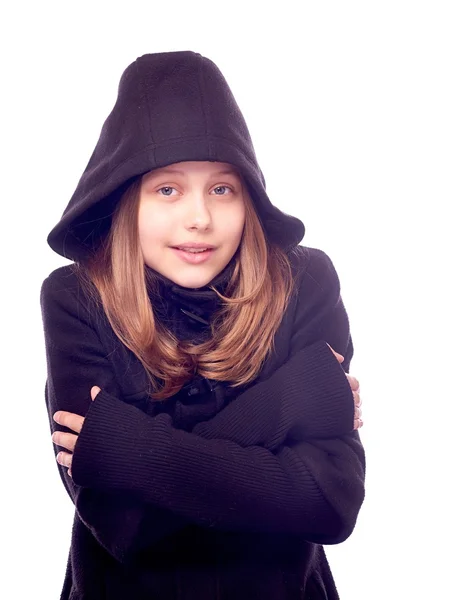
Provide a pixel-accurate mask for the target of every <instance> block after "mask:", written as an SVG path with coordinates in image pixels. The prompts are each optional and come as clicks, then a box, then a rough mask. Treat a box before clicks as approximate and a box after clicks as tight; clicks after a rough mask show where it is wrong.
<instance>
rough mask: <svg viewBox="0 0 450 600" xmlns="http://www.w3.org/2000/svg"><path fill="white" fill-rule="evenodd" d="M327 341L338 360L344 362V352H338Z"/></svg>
mask: <svg viewBox="0 0 450 600" xmlns="http://www.w3.org/2000/svg"><path fill="white" fill-rule="evenodd" d="M325 343H326V345H327V346H328V348H329V349H330V350H331V352H332V353H333V354H334V356H335V357H336V358H337V359H338V361H339V362H340V363H342V362H344V357H343V356H342V354H338V353H337V352H335V351H334V350H333V348H332V347H331V346H330V344H329V343H328V342H325Z"/></svg>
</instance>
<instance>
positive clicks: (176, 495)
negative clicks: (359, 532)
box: [72, 257, 365, 543]
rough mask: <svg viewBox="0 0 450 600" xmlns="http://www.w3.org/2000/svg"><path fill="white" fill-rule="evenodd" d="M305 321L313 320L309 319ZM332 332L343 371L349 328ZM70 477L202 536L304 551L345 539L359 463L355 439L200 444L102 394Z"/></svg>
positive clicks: (328, 364)
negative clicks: (210, 532)
mask: <svg viewBox="0 0 450 600" xmlns="http://www.w3.org/2000/svg"><path fill="white" fill-rule="evenodd" d="M322 262H324V261H323V257H322ZM325 265H326V272H325V276H324V277H325V280H326V277H330V276H331V280H333V271H332V269H330V268H329V264H327V261H325ZM316 283H317V286H318V290H320V291H321V293H319V294H318V296H317V298H318V299H319V304H320V302H323V304H324V305H326V304H327V301H326V297H328V296H329V292H330V290H329V289H328V288H327V285H324V282H323V281H322V282H321V281H320V278H319V281H316ZM334 284H336V282H334ZM331 306H334V305H333V301H332V302H331ZM303 312H305V311H303ZM306 312H308V311H306ZM309 312H310V315H309V319H313V320H314V314H315V313H314V311H313V310H311V311H309ZM325 312H327V311H325ZM332 314H334V309H333V310H331V312H330V314H325V315H324V318H323V319H322V320H319V321H318V322H317V329H316V331H322V333H324V332H325V329H321V328H322V327H324V323H326V322H327V320H328V319H329V322H330V323H332V322H333V318H332ZM304 318H305V316H304V315H303V317H299V319H298V320H297V322H296V327H297V332H295V334H294V336H293V351H294V353H295V351H296V345H299V344H302V343H303V342H304V341H305V335H306V334H305V332H304V331H302V330H301V321H302V319H304ZM338 329H339V330H340V331H341V332H342V334H343V336H344V337H343V338H342V339H341V338H339V339H338V336H337V334H336V333H335V332H334V333H332V337H333V336H335V339H334V346H333V347H334V348H335V349H336V350H337V351H340V352H341V353H342V352H344V353H347V358H346V360H347V368H348V364H349V351H348V348H349V343H350V341H349V340H350V338H349V331H348V324H347V326H346V327H345V324H344V325H342V324H340V325H339V327H338ZM308 335H309V334H308ZM306 337H307V335H306ZM299 340H303V342H302V341H299ZM344 345H346V348H344V347H343V346H344ZM312 346H314V348H313V351H311V350H309V352H313V354H312V355H311V356H314V359H315V361H316V363H317V365H318V367H317V368H318V370H320V371H321V377H322V378H326V379H329V382H330V385H331V387H333V384H335V385H337V386H338V387H340V388H341V389H344V388H345V385H346V386H347V388H346V394H347V395H348V394H349V386H348V382H347V380H346V377H345V374H344V372H343V370H342V369H341V367H340V365H339V363H338V362H337V360H336V359H335V358H334V356H333V354H332V353H331V351H330V350H329V349H328V346H327V345H326V343H325V341H324V340H323V339H321V338H319V339H318V340H316V344H315V345H314V344H311V347H312ZM346 351H347V352H346ZM305 355H306V353H305ZM293 364H294V363H293ZM294 371H295V369H294V370H293V371H292V372H291V375H293V376H294ZM344 382H345V383H344ZM265 385H266V393H267V394H271V397H272V398H273V400H274V401H275V399H277V398H278V393H279V388H277V387H276V386H275V385H274V383H273V378H272V377H271V378H269V379H268V380H267V381H266V384H265ZM301 386H302V380H301V379H298V380H297V381H296V384H295V385H294V386H293V387H292V389H291V392H290V393H291V394H292V395H293V397H296V395H297V396H298V394H299V393H300V392H299V391H298V390H301ZM267 397H269V396H267ZM348 398H349V396H348ZM348 398H347V399H348ZM346 410H347V412H348V408H347V409H346ZM246 423H247V425H246V426H247V429H248V430H250V429H251V428H252V427H254V426H255V423H254V421H253V422H249V421H246ZM256 428H258V427H257V426H256ZM205 431H206V430H204V431H203V434H205ZM275 446H276V444H275ZM72 472H73V478H74V481H75V482H77V484H78V485H80V486H87V487H94V488H96V489H100V490H104V491H111V492H118V491H119V492H122V493H123V492H127V493H129V494H130V495H131V496H133V497H134V498H136V499H139V500H141V501H143V502H149V503H152V504H155V505H157V506H160V507H164V508H168V509H170V510H171V511H173V512H174V513H175V514H177V515H181V516H183V517H185V518H188V519H189V520H192V521H194V522H196V523H197V524H199V525H201V526H204V527H214V528H217V529H224V530H235V531H236V530H239V531H249V532H250V531H251V532H255V531H258V532H277V533H291V534H298V535H301V536H302V537H303V538H304V539H307V540H310V541H313V542H318V543H338V542H341V541H343V540H344V539H346V538H347V537H348V536H349V535H350V533H351V532H352V530H353V528H354V525H355V522H356V518H357V514H358V512H359V509H360V506H361V504H362V501H363V498H364V475H365V462H364V452H363V449H362V446H361V442H360V439H359V436H358V433H357V432H349V433H346V434H343V435H340V436H338V437H329V438H325V439H294V438H292V439H291V438H289V437H288V436H286V437H285V443H283V444H281V445H278V446H277V447H276V448H274V449H269V448H267V447H264V443H262V444H261V440H260V445H258V444H256V445H251V444H250V445H246V443H245V442H242V443H237V442H236V441H233V440H232V439H221V438H220V437H218V436H214V437H212V438H210V439H208V438H207V437H206V436H205V435H203V436H200V435H198V433H194V432H185V431H181V430H178V429H175V428H174V427H173V425H172V422H171V419H170V417H169V416H168V415H166V414H161V415H158V416H157V417H149V416H147V415H143V414H142V413H141V412H140V411H139V410H138V409H136V408H135V407H133V406H129V405H126V404H125V403H123V402H121V401H120V399H118V398H117V397H114V396H113V395H112V394H109V393H108V392H106V391H103V390H102V392H100V394H99V395H98V396H97V399H96V401H95V402H93V403H92V404H91V405H90V407H89V409H88V412H87V416H86V420H85V423H84V427H83V429H82V431H81V434H80V436H79V439H78V443H77V446H76V449H75V453H74V457H73V464H72Z"/></svg>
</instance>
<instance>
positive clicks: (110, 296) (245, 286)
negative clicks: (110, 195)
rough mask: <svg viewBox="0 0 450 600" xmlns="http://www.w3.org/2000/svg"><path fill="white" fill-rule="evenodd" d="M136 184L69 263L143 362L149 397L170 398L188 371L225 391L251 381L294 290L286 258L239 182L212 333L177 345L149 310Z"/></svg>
mask: <svg viewBox="0 0 450 600" xmlns="http://www.w3.org/2000/svg"><path fill="white" fill-rule="evenodd" d="M141 181H142V178H138V179H137V180H135V181H134V182H133V183H132V184H131V185H130V186H129V187H128V189H127V190H126V191H125V192H124V194H123V195H122V197H121V199H120V201H119V202H118V204H117V206H116V209H115V211H114V214H113V217H112V224H111V228H110V230H109V232H108V234H107V235H106V237H105V239H104V240H103V243H102V245H101V246H100V247H99V248H98V250H97V251H96V252H95V254H94V255H93V256H92V258H91V259H89V260H87V261H84V262H82V263H81V262H77V263H76V267H77V272H78V274H79V276H80V278H81V281H82V283H84V284H85V287H86V290H87V291H88V293H89V295H90V296H91V298H92V299H94V300H96V301H97V302H98V303H101V305H102V307H103V310H104V311H105V314H106V317H107V319H108V321H109V322H110V324H111V327H112V328H113V330H114V332H115V333H116V335H117V336H118V338H119V339H120V340H121V341H122V342H123V343H124V344H125V346H127V347H128V348H129V349H130V350H131V351H132V352H133V353H134V354H135V355H136V356H137V358H138V359H139V360H140V362H141V363H142V365H143V367H144V369H145V371H146V373H147V375H148V377H149V383H150V394H151V397H152V399H153V400H164V399H166V398H168V397H170V396H172V395H173V394H175V393H176V392H177V391H179V390H180V389H181V388H182V387H183V385H184V384H185V383H186V382H187V381H189V380H190V379H191V378H192V377H193V375H194V374H195V373H198V374H199V375H201V376H203V377H206V378H208V379H212V380H217V381H229V382H233V383H232V384H231V387H237V386H241V385H245V384H247V383H249V382H251V381H252V380H253V379H254V378H255V377H256V376H257V375H258V373H259V371H260V369H261V367H262V365H263V363H264V361H265V360H266V359H267V357H268V356H269V354H270V353H271V352H272V351H273V343H274V335H275V332H276V330H277V328H278V326H279V324H280V322H281V319H282V317H283V314H284V311H285V309H286V306H287V304H288V301H289V298H290V296H291V293H292V291H293V288H294V281H293V277H292V272H291V268H290V263H289V260H288V257H287V255H286V253H285V252H284V251H283V250H282V249H281V248H279V247H277V246H275V245H273V244H271V243H269V242H268V241H266V237H265V235H264V231H263V229H262V226H261V223H260V221H259V217H258V215H257V213H256V211H255V209H254V207H253V203H252V201H251V198H250V195H249V193H248V190H247V188H246V186H245V185H244V182H242V183H243V189H244V201H245V224H244V230H243V234H242V239H241V243H240V246H239V248H238V250H237V253H236V261H235V268H234V270H233V273H232V276H231V278H230V281H229V283H228V285H227V287H226V289H225V293H224V294H221V293H220V292H219V291H218V290H217V289H215V288H214V287H212V286H211V289H213V290H214V291H215V292H216V293H217V295H218V296H219V298H220V299H221V301H222V305H221V307H220V308H219V309H218V310H217V311H216V312H215V314H214V315H213V317H212V320H211V336H210V338H209V339H208V340H207V341H205V342H202V343H200V344H192V343H186V342H184V343H181V342H179V341H178V340H177V339H176V337H175V336H174V335H173V334H172V333H171V332H170V331H169V330H168V329H167V328H165V327H164V326H163V325H162V324H161V323H160V322H158V320H157V319H156V317H155V315H154V312H153V309H152V303H151V299H150V297H151V288H150V290H149V280H148V278H147V279H146V274H145V266H144V258H143V254H142V250H141V247H140V243H139V236H138V211H139V197H140V187H141ZM92 285H93V286H94V287H92ZM149 291H150V293H149ZM158 379H160V380H161V382H160V383H159V384H158V381H157V380H158Z"/></svg>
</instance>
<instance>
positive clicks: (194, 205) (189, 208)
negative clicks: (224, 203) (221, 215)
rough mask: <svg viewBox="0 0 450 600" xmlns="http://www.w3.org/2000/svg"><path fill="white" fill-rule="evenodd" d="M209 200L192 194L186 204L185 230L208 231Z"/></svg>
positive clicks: (209, 221) (209, 223)
mask: <svg viewBox="0 0 450 600" xmlns="http://www.w3.org/2000/svg"><path fill="white" fill-rule="evenodd" d="M208 200H209V198H205V197H204V196H203V195H202V194H193V195H192V196H191V197H190V198H189V199H188V200H187V202H186V217H185V223H186V229H193V228H195V229H203V230H205V229H208V228H209V227H210V226H211V209H210V207H209V205H208Z"/></svg>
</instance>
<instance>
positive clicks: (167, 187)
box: [157, 185, 175, 196]
mask: <svg viewBox="0 0 450 600" xmlns="http://www.w3.org/2000/svg"><path fill="white" fill-rule="evenodd" d="M174 189H175V188H173V187H172V186H170V185H165V186H164V187H162V188H159V190H157V192H158V193H159V192H161V191H162V192H165V191H167V190H169V191H170V190H174ZM162 195H163V196H171V195H172V194H170V193H169V194H165V193H163V194H162Z"/></svg>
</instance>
